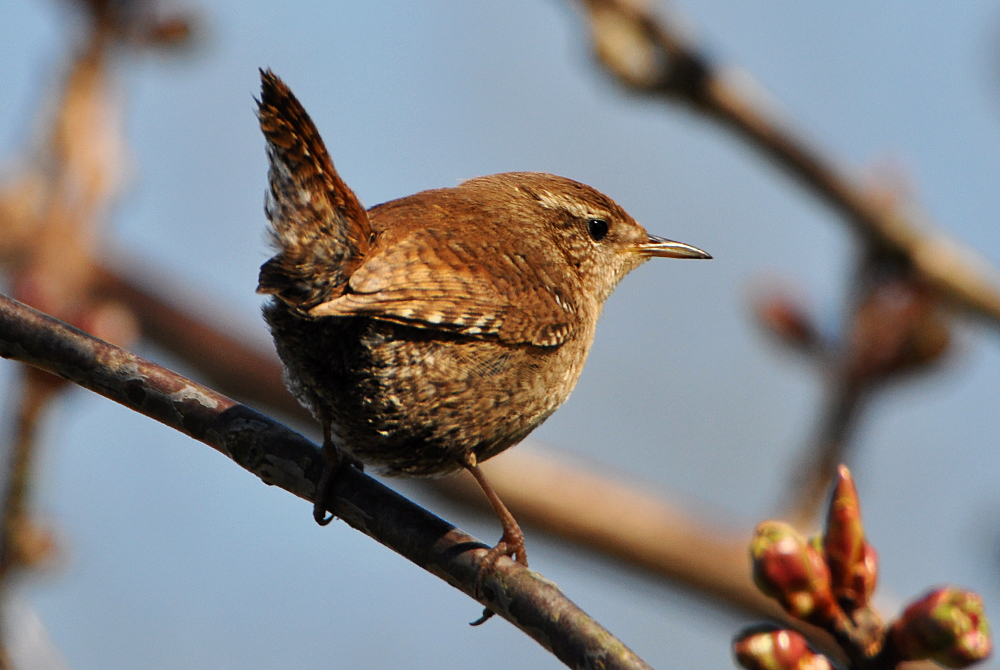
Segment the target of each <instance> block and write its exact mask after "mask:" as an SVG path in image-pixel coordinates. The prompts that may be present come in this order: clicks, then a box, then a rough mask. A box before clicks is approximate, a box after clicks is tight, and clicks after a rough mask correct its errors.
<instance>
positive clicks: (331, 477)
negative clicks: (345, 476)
mask: <svg viewBox="0 0 1000 670" xmlns="http://www.w3.org/2000/svg"><path fill="white" fill-rule="evenodd" d="M322 453H323V456H324V460H325V461H326V462H325V463H324V464H323V474H322V475H321V476H320V478H319V486H317V487H316V498H315V499H314V500H313V519H315V520H316V523H318V524H319V525H321V526H326V525H328V524H329V523H330V522H331V521H333V519H334V515H333V514H332V513H331V514H330V515H329V516H328V515H327V509H326V502H327V500H328V499H329V498H330V491H332V490H333V485H334V483H335V482H336V481H337V476H338V475H340V474H341V473H342V472H343V471H344V468H345V467H346V466H348V465H351V466H354V467H355V468H357V469H358V470H360V471H361V472H364V470H365V465H364V463H362V462H361V461H360V460H358V459H357V458H356V457H355V456H353V455H352V454H346V453H343V452H341V451H340V450H339V449H337V448H336V447H335V446H333V445H332V444H330V445H324V446H323V451H322Z"/></svg>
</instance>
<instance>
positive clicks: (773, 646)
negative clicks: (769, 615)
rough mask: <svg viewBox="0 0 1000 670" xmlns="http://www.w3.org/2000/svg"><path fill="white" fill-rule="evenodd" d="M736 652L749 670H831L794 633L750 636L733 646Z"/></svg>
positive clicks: (823, 658)
mask: <svg viewBox="0 0 1000 670" xmlns="http://www.w3.org/2000/svg"><path fill="white" fill-rule="evenodd" d="M733 653H734V654H735V655H736V660H737V661H739V664H740V665H742V666H743V667H744V668H746V669H747V670H832V667H831V665H830V661H828V660H827V659H826V657H825V656H822V655H820V654H817V653H815V652H813V651H812V650H811V649H809V647H808V646H807V645H806V639H805V638H804V637H802V636H801V635H799V634H798V633H796V632H795V631H793V630H774V631H768V632H760V633H751V634H749V635H746V636H745V637H743V638H742V639H739V640H737V641H736V642H734V643H733Z"/></svg>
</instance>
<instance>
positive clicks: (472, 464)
mask: <svg viewBox="0 0 1000 670" xmlns="http://www.w3.org/2000/svg"><path fill="white" fill-rule="evenodd" d="M462 465H463V466H465V469H466V470H468V471H469V472H470V473H472V476H473V477H475V478H476V482H478V483H479V488H481V489H482V490H483V493H485V494H486V499H487V500H489V501H490V505H492V506H493V511H494V512H496V513H497V516H498V517H500V525H501V526H503V537H501V538H500V541H499V542H497V545H496V546H495V547H493V548H492V549H490V551H489V553H488V554H486V558H484V559H483V562H484V563H485V564H486V565H493V564H494V563H496V560H497V559H498V558H500V557H501V556H510V557H511V558H513V559H514V560H516V561H517V562H518V563H520V564H521V565H523V566H524V567H528V556H527V554H525V553H524V533H522V532H521V527H520V526H518V525H517V521H516V520H515V519H514V516H513V515H512V514H511V513H510V512H509V511H508V510H507V507H506V506H505V505H504V504H503V501H501V500H500V496H498V495H497V492H496V491H494V490H493V487H492V486H490V483H489V482H488V481H487V480H486V475H484V474H483V471H482V470H480V469H479V464H478V462H477V461H476V455H475V454H473V453H471V452H470V453H469V455H468V456H466V458H465V461H464V462H463V463H462Z"/></svg>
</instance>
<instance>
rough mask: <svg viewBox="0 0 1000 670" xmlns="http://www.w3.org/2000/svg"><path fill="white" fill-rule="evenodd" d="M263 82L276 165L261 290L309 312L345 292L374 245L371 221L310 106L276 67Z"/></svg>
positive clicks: (264, 116)
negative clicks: (270, 248) (270, 249)
mask: <svg viewBox="0 0 1000 670" xmlns="http://www.w3.org/2000/svg"><path fill="white" fill-rule="evenodd" d="M260 80H261V95H260V100H259V102H258V112H257V115H258V117H259V119H260V127H261V130H262V131H263V132H264V138H265V140H266V141H267V158H268V161H269V163H270V169H269V170H268V190H267V197H266V200H265V205H264V210H265V213H266V214H267V218H268V220H269V221H270V222H271V231H270V233H271V239H272V243H273V245H274V247H275V249H276V250H277V254H276V255H275V256H274V258H272V259H271V260H269V261H267V262H266V263H264V265H263V266H261V268H260V278H259V280H258V286H257V292H258V293H266V294H272V295H274V296H276V297H277V298H278V299H280V300H282V301H283V302H285V303H286V304H288V305H289V306H290V307H292V308H293V309H295V310H296V311H298V312H299V313H301V314H305V313H307V312H308V311H309V310H310V309H311V308H313V307H315V306H316V305H318V304H320V303H322V302H325V301H327V300H331V299H332V298H334V297H336V296H337V295H339V294H340V293H341V292H342V291H343V288H344V286H345V285H346V284H347V280H348V279H349V278H350V276H351V273H352V272H353V271H354V269H355V268H356V267H357V266H358V264H359V263H360V262H361V259H362V258H363V257H364V254H365V252H367V250H368V247H369V245H370V244H371V236H372V232H371V224H370V223H369V220H368V213H367V211H366V210H365V208H364V205H362V204H361V202H360V201H359V200H358V198H357V197H356V196H355V195H354V193H353V192H352V191H351V189H350V188H348V187H347V184H345V183H344V182H343V180H341V178H340V176H339V175H337V171H336V170H335V169H334V167H333V162H332V161H331V160H330V156H329V154H328V153H327V152H326V147H325V146H324V145H323V140H322V139H321V138H320V136H319V132H318V131H317V130H316V126H314V125H313V122H312V120H311V119H310V118H309V115H308V114H307V113H306V110H305V109H304V108H303V107H302V105H301V104H300V103H299V101H298V100H297V99H296V98H295V96H294V95H292V92H291V91H290V90H289V89H288V87H287V86H286V85H285V84H284V82H282V81H281V80H280V79H279V78H278V77H277V76H275V75H274V73H272V72H271V71H270V70H261V72H260Z"/></svg>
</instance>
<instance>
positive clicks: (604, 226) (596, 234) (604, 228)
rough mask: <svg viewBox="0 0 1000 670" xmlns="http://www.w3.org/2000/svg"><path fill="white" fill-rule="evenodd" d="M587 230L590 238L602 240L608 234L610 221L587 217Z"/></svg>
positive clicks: (596, 240) (597, 240)
mask: <svg viewBox="0 0 1000 670" xmlns="http://www.w3.org/2000/svg"><path fill="white" fill-rule="evenodd" d="M587 232H588V233H590V239H592V240H594V241H595V242H600V241H601V240H603V239H604V237H605V236H606V235H607V234H608V222H607V221H605V220H604V219H587Z"/></svg>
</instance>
